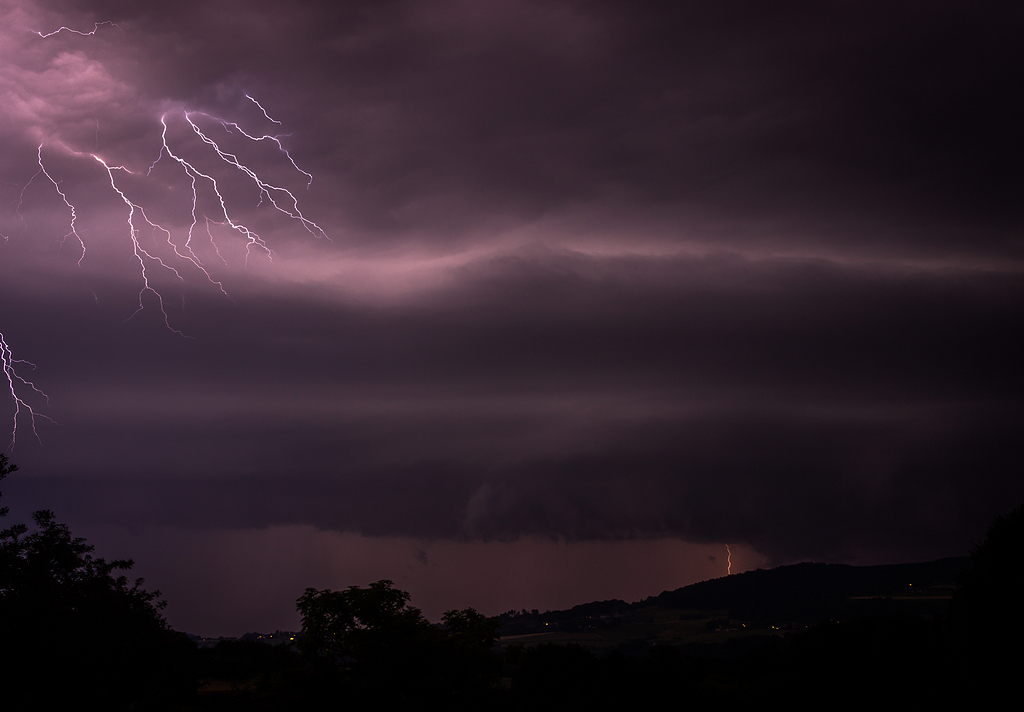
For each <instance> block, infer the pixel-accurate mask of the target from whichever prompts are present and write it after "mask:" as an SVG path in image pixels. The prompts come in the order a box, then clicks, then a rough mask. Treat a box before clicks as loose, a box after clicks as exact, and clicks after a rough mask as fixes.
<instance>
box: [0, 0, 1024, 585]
mask: <svg viewBox="0 0 1024 712" xmlns="http://www.w3.org/2000/svg"><path fill="white" fill-rule="evenodd" d="M704 5H705V4H701V3H655V2H649V3H643V2H641V3H631V4H629V5H628V6H624V5H622V4H621V3H601V2H589V3H588V2H556V3H550V2H546V3H534V2H512V1H509V2H498V1H495V2H436V3H419V2H386V3H381V2H372V3H356V2H354V3H343V4H337V3H322V4H321V3H312V2H310V3H291V4H289V5H288V7H287V8H285V7H283V6H281V5H280V3H258V2H257V3H252V2H246V3H240V2H218V3H199V2H193V3H181V2H177V3H174V4H173V6H172V5H171V4H169V3H168V4H160V3H148V4H145V5H136V4H131V3H121V2H90V3H71V4H69V3H36V4H29V3H11V2H8V3H4V4H3V5H0V7H3V12H4V20H3V27H4V28H5V29H3V30H2V31H0V32H2V37H3V40H4V45H5V48H4V49H3V50H0V52H2V54H0V61H2V62H3V65H4V66H3V79H2V80H0V81H2V84H0V94H2V95H3V108H0V114H2V115H3V128H2V129H0V142H2V145H3V151H2V152H0V175H2V180H3V184H2V186H0V191H2V193H0V198H2V200H3V205H4V206H5V207H4V208H3V210H2V214H0V232H2V233H3V234H4V235H5V236H6V237H7V239H6V240H5V241H0V330H2V333H3V334H4V336H5V338H6V340H7V342H8V343H9V344H10V345H11V348H12V349H13V350H14V353H15V355H16V356H17V357H19V358H24V359H28V360H30V361H32V362H33V363H35V364H36V365H37V366H38V368H37V369H36V370H35V371H33V372H32V378H33V380H34V382H35V383H36V384H37V385H39V386H40V388H42V389H43V390H45V391H46V392H47V393H48V394H49V396H50V404H49V407H44V406H43V405H42V404H41V403H39V407H40V411H41V412H43V413H45V414H46V415H48V416H50V417H52V418H53V420H54V421H56V422H57V423H59V425H52V424H49V423H46V422H39V423H38V425H37V427H38V430H39V435H40V441H41V442H38V441H35V440H34V439H33V438H32V437H31V434H30V431H29V430H28V429H27V423H26V421H25V418H24V414H22V418H21V419H20V420H19V431H18V440H17V444H16V448H15V450H14V453H13V459H14V461H16V462H17V463H18V464H19V466H20V467H21V470H22V472H19V474H18V476H17V477H12V478H10V479H9V480H8V481H6V482H5V495H7V497H6V498H5V501H6V500H7V499H9V500H11V503H12V506H15V505H16V504H17V501H19V500H20V501H22V502H24V503H25V506H28V505H29V504H31V505H33V506H47V507H49V508H53V509H57V510H58V513H59V514H61V515H62V516H64V517H66V518H67V519H68V520H69V521H71V522H73V523H75V522H78V523H81V524H82V525H83V526H93V527H99V526H116V527H125V528H127V529H128V530H139V528H142V527H146V526H159V527H165V528H166V527H169V528H172V529H173V528H177V529H179V530H198V531H204V530H209V531H212V530H221V531H222V530H230V529H232V528H236V529H239V530H242V529H246V530H249V529H261V528H265V527H288V526H300V525H312V526H314V527H316V528H319V529H323V530H332V531H338V532H351V533H356V534H359V535H365V536H368V537H410V538H413V539H415V540H417V541H427V542H429V541H458V542H484V543H491V544H492V545H494V546H498V545H499V543H501V542H515V541H517V540H520V539H523V538H528V539H530V540H531V541H533V540H534V539H532V538H537V537H539V538H540V539H545V538H547V539H564V540H568V541H620V540H623V539H632V540H651V541H652V542H653V541H654V540H657V539H665V538H678V539H683V540H685V541H689V542H700V543H718V542H730V543H734V544H742V545H746V546H748V547H749V549H750V550H752V551H756V552H759V553H760V554H761V555H763V556H764V557H765V561H769V562H785V561H795V560H800V559H809V558H813V559H819V560H822V559H824V560H831V561H850V560H866V559H865V558H864V557H867V559H872V557H874V559H873V560H895V559H909V558H925V557H931V556H941V555H950V554H960V553H963V552H964V551H965V550H966V548H967V547H968V546H969V545H970V543H972V541H974V540H976V539H977V538H978V536H979V535H980V534H981V532H982V531H983V529H984V526H985V525H986V523H987V522H988V520H989V519H990V518H991V517H992V516H993V515H995V514H999V513H1001V512H1003V511H1004V510H1007V509H1009V508H1010V507H1011V506H1012V505H1014V504H1015V503H1018V502H1020V501H1021V499H1022V498H1024V478H1022V477H1021V462H1022V456H1024V437H1022V432H1024V428H1022V426H1024V379H1022V376H1021V369H1020V363H1021V358H1022V356H1024V349H1022V343H1021V333H1020V324H1022V323H1024V250H1022V248H1024V241H1022V238H1021V235H1022V232H1021V228H1022V226H1024V219H1022V218H1024V201H1021V200H1020V196H1021V195H1022V194H1024V192H1022V189H1024V185H1022V173H1021V171H1020V166H1021V165H1022V159H1024V150H1022V149H1024V146H1022V142H1024V138H1022V135H1021V132H1020V126H1021V120H1022V115H1024V111H1022V109H1024V107H1022V101H1024V100H1022V98H1021V97H1024V92H1022V90H1024V81H1022V79H1024V57H1022V54H1024V49H1022V46H1021V43H1020V41H1019V38H1020V36H1021V31H1022V29H1024V27H1022V24H1024V22H1022V21H1024V11H1022V10H1021V8H1020V6H1019V4H1016V3H1009V2H1006V3H997V2H993V3H982V4H978V3H971V4H967V3H962V4H961V3H946V4H941V5H936V4H935V3H907V4H901V5H899V6H896V7H894V6H892V5H891V4H889V3H858V4H855V5H851V4H845V3H818V2H814V3H810V2H808V3H789V4H787V5H786V7H784V8H779V7H769V6H766V5H764V4H763V3H743V2H727V3H716V4H715V5H714V7H705V6H704ZM102 21H110V22H112V23H116V24H114V25H99V26H96V33H95V34H92V35H88V36H83V35H79V34H75V33H71V32H67V31H64V32H61V33H58V34H55V35H51V36H49V37H45V38H44V37H40V36H39V35H38V34H37V33H33V32H30V31H28V30H40V31H44V34H45V33H46V32H52V31H53V30H56V29H57V28H59V27H61V26H67V27H70V28H76V29H79V30H84V31H90V30H92V29H93V27H94V23H97V22H102ZM247 96H251V97H254V98H256V99H258V101H259V102H260V105H261V106H262V107H264V108H265V109H266V111H267V114H266V115H264V114H262V113H261V109H260V108H259V107H258V106H257V105H256V104H255V102H254V101H252V100H251V99H249V98H247ZM184 111H191V112H205V114H206V115H207V116H203V115H202V113H196V114H194V116H195V117H196V119H195V120H196V121H198V122H205V123H202V126H203V127H204V130H208V131H210V132H211V135H214V134H213V132H214V131H217V132H218V133H216V136H217V140H220V141H223V142H224V143H225V145H227V146H230V147H231V148H230V150H232V151H236V152H237V153H238V155H239V156H242V157H243V160H244V161H246V162H248V164H251V165H253V166H258V167H259V170H260V171H261V175H264V176H267V177H268V178H267V179H268V180H273V181H274V182H276V183H278V184H280V185H284V186H286V187H287V188H288V189H289V190H291V191H293V192H294V193H295V195H296V196H297V198H298V200H299V204H300V205H301V209H302V211H303V214H304V215H306V216H307V217H308V218H309V219H311V220H313V221H315V222H316V223H317V224H318V225H320V226H322V227H323V228H324V231H325V232H326V233H327V235H328V236H329V237H330V240H329V241H328V240H325V239H322V238H318V237H317V235H315V234H311V232H310V231H307V230H303V229H302V225H301V224H300V223H298V222H297V221H295V220H290V219H288V218H287V217H285V216H282V215H281V214H276V215H275V214H273V212H272V211H270V210H268V209H267V207H266V205H262V206H259V207H257V202H258V200H259V198H260V196H259V190H258V189H255V188H254V187H253V185H252V183H251V181H250V182H247V179H246V178H245V176H244V175H241V174H240V172H239V171H237V170H235V169H234V168H232V167H230V166H224V165H223V164H221V165H220V166H217V165H216V161H215V160H212V159H211V158H210V156H209V155H208V152H207V154H204V153H203V151H204V150H205V147H204V146H203V144H202V143H201V142H199V141H198V140H197V139H196V137H195V135H194V134H193V133H191V132H190V130H189V127H188V125H187V123H185V122H184V119H183V118H181V117H182V116H183V115H184V114H183V112H184ZM161 115H164V116H166V117H167V119H166V121H167V124H168V135H169V137H170V140H171V141H173V142H176V143H175V144H174V145H176V146H180V147H181V148H180V150H181V151H182V153H183V154H184V155H187V156H188V157H189V160H194V161H196V162H197V165H203V166H208V167H209V168H208V170H210V171H211V172H213V171H220V172H216V173H212V174H213V175H216V176H218V180H219V181H220V184H221V185H223V186H225V188H224V190H225V195H226V197H227V199H228V200H229V201H230V202H231V205H232V206H238V207H237V208H235V207H233V208H232V209H235V210H237V213H236V214H237V215H240V216H242V218H241V219H245V220H247V221H251V222H252V224H254V225H258V226H259V229H260V231H261V233H260V234H261V235H263V237H264V238H265V240H266V244H267V245H268V246H269V248H270V249H271V250H273V253H274V254H273V259H270V258H269V256H268V254H266V253H265V252H262V251H260V250H255V251H251V254H249V256H248V258H246V254H245V253H246V249H245V243H244V241H243V240H240V239H238V238H237V236H236V237H232V236H231V235H230V234H229V232H230V231H228V230H225V229H224V228H223V226H217V225H216V224H214V225H213V227H210V228H209V229H210V230H211V232H209V233H206V232H203V233H202V234H203V236H204V237H203V239H202V240H199V239H196V241H195V245H196V247H195V250H196V254H197V255H198V256H199V258H201V261H202V264H203V265H204V266H206V268H207V269H208V271H209V274H210V277H209V278H207V277H206V276H205V275H204V274H203V273H201V272H200V271H199V270H198V268H197V267H196V266H195V265H194V264H192V263H189V262H187V261H182V260H180V259H178V258H176V257H175V255H174V253H173V250H171V248H170V247H169V246H168V243H167V242H166V241H164V242H160V240H161V239H163V238H162V236H161V235H159V234H156V233H155V232H154V231H152V230H143V231H142V232H141V233H140V240H142V241H143V245H144V246H145V247H146V248H147V249H150V250H152V251H153V254H154V255H156V254H159V255H161V256H162V258H163V259H165V261H167V262H168V263H169V264H173V265H174V266H175V267H176V269H177V270H178V271H179V273H180V276H181V279H178V278H177V277H175V276H174V275H173V274H171V273H170V272H169V271H168V270H165V269H161V268H159V267H158V266H156V265H155V263H151V264H149V270H150V275H151V279H152V280H153V285H154V286H155V287H156V288H157V289H158V290H159V291H160V294H161V295H163V298H164V311H165V313H166V316H167V324H170V326H171V327H172V329H175V330H179V331H181V332H183V333H184V334H185V336H181V335H178V334H176V333H174V331H173V330H171V329H168V327H167V324H165V320H164V314H163V313H161V311H160V308H159V306H160V305H159V304H158V303H157V301H156V296H155V294H154V293H151V292H145V291H144V292H143V293H142V296H141V300H142V303H143V305H144V307H145V308H144V309H143V310H142V311H141V312H139V313H135V311H136V308H137V306H138V302H139V300H140V296H139V292H140V288H141V284H140V280H141V273H140V270H139V268H138V266H137V265H136V264H135V262H133V260H132V258H131V250H130V240H129V239H128V226H127V223H126V217H125V213H126V205H125V203H124V202H123V201H121V200H119V199H118V197H117V195H116V194H114V193H113V192H112V190H111V187H110V182H109V179H108V176H107V174H106V172H105V171H104V170H103V169H102V166H100V165H99V164H98V163H97V162H96V161H94V160H92V159H91V158H90V157H89V154H93V153H95V154H96V155H98V156H101V157H103V158H104V160H106V161H108V162H109V163H110V164H111V165H114V164H117V165H124V166H125V167H126V168H128V169H130V170H132V171H133V172H134V173H133V174H132V175H131V176H129V175H128V174H125V175H124V176H123V181H124V182H123V183H122V184H121V185H123V186H124V189H125V190H126V191H128V192H130V194H131V200H133V201H136V202H138V203H139V204H140V205H144V206H145V207H146V210H147V214H151V216H152V218H153V219H154V220H155V221H159V222H160V224H161V225H164V226H166V227H168V229H169V230H170V231H171V239H172V241H173V242H174V244H175V245H178V246H180V245H182V244H184V240H185V238H186V236H187V232H188V228H189V222H190V220H191V212H190V210H191V200H192V198H191V192H190V189H189V179H188V178H187V176H186V174H185V173H184V172H183V171H181V170H180V169H179V168H178V167H177V166H176V164H173V163H172V162H171V161H169V160H168V159H167V157H166V155H165V156H164V158H162V159H161V161H162V162H161V163H158V164H157V166H156V167H155V168H154V169H153V170H152V172H151V173H150V174H149V175H146V171H147V168H148V167H149V166H151V164H152V163H153V161H154V160H156V159H157V158H158V157H159V156H160V155H161V153H160V146H161V138H160V135H161V125H160V117H161ZM211 116H216V117H222V118H224V119H225V120H227V121H235V122H238V123H239V125H240V126H242V127H245V128H246V130H249V131H253V132H258V134H262V133H264V132H267V133H274V134H275V135H278V134H279V135H280V140H281V141H282V142H283V145H284V146H285V147H286V148H287V149H288V150H289V151H290V152H291V156H292V157H293V158H294V160H295V163H296V164H297V165H298V166H299V167H301V168H302V170H304V171H308V172H309V173H310V174H312V175H313V176H314V179H313V181H312V183H311V184H310V185H309V187H308V189H307V187H306V182H307V181H306V179H305V177H304V176H303V175H302V174H300V173H298V172H296V171H295V170H294V169H293V168H292V166H291V165H290V164H289V163H288V162H287V161H286V160H285V159H284V158H283V156H282V155H281V154H279V153H278V152H277V151H276V150H275V149H274V148H273V147H272V146H266V145H262V144H259V145H257V144H253V143H251V142H246V141H245V140H244V139H242V138H241V137H240V135H239V133H238V132H237V131H232V130H231V129H230V128H229V127H225V126H223V125H218V124H217V123H216V121H215V120H213V119H211V118H209V117H211ZM270 117H273V120H277V121H280V122H281V126H278V125H277V124H273V123H271V119H270ZM40 144H42V148H41V149H40V148H39V146H40ZM37 151H38V152H39V153H38V155H41V156H43V160H44V162H45V165H46V168H47V171H48V172H49V173H50V174H51V175H52V176H53V178H54V180H55V181H56V182H57V184H58V185H59V187H60V189H61V190H62V191H63V192H64V193H65V195H66V196H67V199H68V201H69V202H71V203H72V204H74V205H75V208H76V211H77V212H76V214H77V223H76V225H77V227H78V231H79V233H80V235H81V239H82V244H83V245H85V248H86V249H85V252H84V255H83V254H82V249H80V248H79V247H77V246H76V243H75V241H74V240H73V239H68V237H67V234H68V232H69V220H70V211H69V208H68V207H67V206H66V205H65V204H64V203H63V202H62V199H61V197H60V195H59V194H58V192H57V191H56V190H55V186H54V184H53V183H51V182H50V181H47V180H46V179H45V177H44V176H41V175H37V176H36V178H34V179H33V180H32V182H31V184H28V182H29V179H30V178H32V176H33V174H35V173H36V171H37V168H38V165H37ZM200 162H202V163H200ZM26 184H28V188H25V186H26ZM197 205H198V208H197V209H198V210H199V211H200V212H201V213H203V214H205V215H210V216H212V217H211V219H212V220H217V219H218V218H217V217H216V214H215V213H216V208H217V206H216V204H215V203H214V201H213V200H212V198H210V197H209V196H208V195H207V196H206V197H200V198H199V199H198V201H197ZM208 226H209V223H207V224H206V225H202V224H201V227H202V228H203V230H206V229H207V227H208ZM62 238H63V239H62ZM215 248H216V249H217V250H219V253H220V254H219V256H220V257H221V258H223V259H222V260H220V259H218V255H217V254H215ZM158 250H162V252H159V253H158V252H157V251H158ZM215 282H217V283H220V284H222V285H223V288H224V291H226V292H227V294H228V295H229V296H225V295H224V294H223V293H222V292H221V291H220V288H219V286H218V284H217V283H215ZM133 314H134V315H133ZM34 402H35V401H34ZM4 408H5V409H6V410H5V411H4V412H5V413H7V414H6V415H3V417H4V418H5V419H6V418H9V417H12V416H13V407H11V406H8V405H6V404H5V405H4ZM8 411H9V412H8ZM502 545H504V544H502ZM653 545H654V544H653V543H652V546H653ZM416 551H417V552H418V553H417V554H416V557H417V560H419V559H418V557H419V555H420V554H422V556H423V560H424V562H425V561H426V560H427V553H426V552H425V550H423V549H416ZM858 557H860V558H858ZM430 560H431V561H433V558H431V559H430ZM423 565H424V566H426V564H425V563H424V564H423ZM354 583H361V582H354ZM651 593H656V591H652V592H651Z"/></svg>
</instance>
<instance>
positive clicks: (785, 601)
mask: <svg viewBox="0 0 1024 712" xmlns="http://www.w3.org/2000/svg"><path fill="white" fill-rule="evenodd" d="M13 471H14V468H13V466H10V465H9V464H8V462H7V459H6V458H5V457H4V456H3V455H0V479H3V477H5V476H6V475H7V474H9V473H10V472H13ZM3 514H6V511H0V516H2V515H3ZM131 565H132V564H131V562H130V561H111V562H108V561H105V560H104V559H100V558H95V557H93V555H92V547H91V546H90V545H88V544H87V543H86V542H85V541H84V540H82V539H80V538H75V537H73V536H72V535H71V533H70V531H69V530H68V528H67V527H66V526H64V525H62V524H59V523H57V522H56V521H55V518H54V516H53V514H52V513H50V512H46V511H43V512H37V513H36V514H35V516H34V526H32V527H29V526H27V525H14V526H11V527H8V528H7V529H4V530H3V531H2V532H0V640H2V642H3V645H2V647H0V650H2V653H0V656H2V657H0V704H2V706H3V709H12V710H13V709H40V710H48V709H78V708H87V709H88V708H90V707H94V708H97V709H104V710H181V711H185V710H210V711H213V710H254V711H256V712H259V711H260V710H268V711H269V710H294V709H296V708H302V707H305V706H315V708H317V709H337V708H341V707H345V708H355V709H359V708H364V707H373V708H377V709H417V710H419V709H424V708H427V709H429V708H431V706H434V707H440V708H444V709H448V710H462V709H474V710H476V709H488V710H544V709H559V710H564V709H597V710H604V709H609V710H610V709H616V710H618V709H624V708H634V707H638V706H653V705H659V706H662V705H664V704H666V702H671V703H672V704H673V705H680V706H681V705H687V704H707V705H722V704H726V705H733V704H747V705H752V704H763V703H764V702H765V701H766V700H769V699H774V700H780V701H782V702H784V703H785V704H788V705H792V704H796V705H799V706H811V705H814V706H825V705H827V706H835V705H838V706H842V707H849V706H853V705H865V706H866V705H871V706H877V704H878V702H879V701H880V700H885V701H887V702H888V703H889V704H902V705H905V706H914V707H915V708H916V707H921V706H925V705H929V706H936V707H942V708H945V707H948V706H950V705H951V704H952V703H957V702H961V703H963V704H971V705H972V706H979V705H980V706H983V707H984V706H987V704H989V703H995V702H998V701H1000V699H1001V698H1000V695H1003V694H1005V693H1006V692H1007V691H1012V687H1013V685H1015V684H1016V680H1017V677H1018V676H1019V670H1020V667H1021V663H1022V654H1021V648H1020V643H1021V639H1022V638H1021V634H1022V633H1024V625H1022V623H1021V621H1020V619H1019V617H1018V613H1019V611H1018V605H1017V604H1018V602H1019V600H1020V593H1021V591H1022V590H1024V589H1022V585H1024V580H1022V577H1024V507H1020V508H1018V509H1016V510H1014V511H1013V512H1012V513H1011V514H1010V515H1008V516H1006V517H1000V518H998V519H997V520H996V521H995V522H994V523H993V525H992V527H991V528H990V530H989V531H988V534H987V536H986V538H985V540H984V541H983V542H981V543H980V544H979V545H978V546H976V547H975V548H974V549H973V550H972V552H971V558H970V559H969V560H967V559H946V560H941V561H937V562H931V563H929V564H920V565H903V566H888V567H844V566H826V565H820V564H807V565H797V566H792V567H780V568H778V569H773V570H771V571H755V572H749V573H747V574H741V575H737V576H732V577H728V578H724V579H717V580H715V581H708V582H704V583H701V584H696V585H695V586H689V587H686V588H684V589H680V590H678V591H673V592H665V593H663V594H661V595H660V596H656V597H651V598H648V599H646V600H645V601H641V602H639V603H635V604H627V603H625V602H624V601H619V600H613V601H601V602H594V603H589V604H584V605H581V606H576V607H574V608H572V609H570V610H568V611H554V612H552V611H547V612H544V613H541V612H539V611H536V610H534V611H525V610H522V611H519V612H516V611H510V612H508V613H506V614H503V615H502V616H500V617H499V618H488V617H486V616H483V615H481V614H479V613H477V612H476V611H474V610H473V609H465V610H461V611H455V610H453V611H448V612H447V613H446V614H445V616H444V618H443V622H442V624H440V625H432V624H430V623H429V622H428V621H427V620H426V619H425V618H424V617H423V615H422V614H421V613H420V611H419V610H418V609H416V608H414V607H412V606H410V605H409V594H408V593H406V592H404V591H400V590H397V589H395V588H394V586H393V584H392V583H391V582H390V581H378V582H377V583H374V584H371V585H370V586H368V587H366V588H361V587H357V586H352V587H349V588H348V589H346V590H344V591H331V590H322V591H320V590H316V589H307V590H306V591H305V593H303V594H302V596H300V597H299V599H298V600H297V608H298V610H299V612H300V613H301V615H302V631H301V632H300V633H299V634H298V635H297V636H296V637H295V640H294V641H290V642H289V643H284V644H280V645H277V646H270V645H267V644H266V643H263V642H256V641H255V640H241V641H221V642H220V643H218V644H217V645H216V646H215V647H213V648H208V649H201V650H200V649H198V648H197V647H196V645H195V643H194V642H193V641H192V640H190V639H189V638H188V637H187V636H185V635H183V634H180V633H176V632H174V631H172V630H171V629H170V628H169V627H168V626H167V624H166V622H165V621H164V619H163V617H162V616H161V614H160V608H161V605H162V604H161V603H160V602H159V594H158V593H157V592H151V591H147V590H146V589H145V588H143V587H142V581H141V580H136V581H130V580H129V579H128V578H127V577H126V575H124V573H123V572H125V571H127V570H128V569H130V567H131ZM954 579H956V580H958V581H959V584H960V587H959V589H958V590H957V591H956V595H955V597H954V598H953V600H952V604H951V606H950V607H949V610H948V615H947V611H946V610H945V609H943V608H935V607H934V606H937V605H946V604H948V603H949V601H948V596H946V597H945V598H943V597H942V596H936V595H929V594H936V593H941V592H947V593H948V592H949V591H951V590H952V589H951V588H949V587H948V586H949V584H950V582H951V581H953V580H954ZM944 586H945V588H943V587H944ZM920 590H924V591H925V593H924V594H923V595H922V594H917V593H915V591H920ZM855 597H862V598H860V599H857V598H855ZM823 613H827V614H828V616H826V617H824V618H823V617H820V616H822V614H823ZM836 613H838V614H839V615H838V616H837V615H835V614H836ZM657 615H660V616H661V618H660V619H659V618H657ZM779 616H785V617H789V619H790V620H791V621H795V623H794V624H793V625H790V626H788V627H787V626H780V625H769V624H768V622H769V621H777V620H779V618H778V617H779ZM815 616H819V618H817V619H816V620H815V621H814V623H813V624H812V625H809V626H806V627H805V626H804V625H803V624H802V623H800V621H808V620H812V619H813V618H814V617H815ZM673 625H679V626H690V627H691V628H690V629H691V630H693V631H695V634H694V637H693V638H690V639H688V640H691V641H692V642H685V643H680V642H676V643H675V644H667V643H666V642H665V640H666V639H667V638H665V637H664V636H663V635H662V634H663V633H664V632H665V631H666V630H667V629H669V628H671V627H672V626H673ZM659 626H661V627H659ZM499 628H500V629H501V631H502V633H503V634H504V635H506V636H509V635H512V634H513V633H516V634H524V636H525V637H523V638H520V639H513V640H510V639H509V638H507V637H506V639H505V640H503V641H501V642H500V643H499V642H498V634H499ZM551 630H557V631H558V633H557V634H558V635H562V636H566V635H569V636H571V635H577V636H578V639H579V640H590V641H591V642H593V641H596V640H601V641H604V643H605V645H604V647H603V648H600V649H598V648H596V647H595V648H593V649H586V648H584V647H581V646H580V645H578V644H571V643H570V644H554V643H552V642H537V641H539V640H542V639H543V636H540V637H538V636H537V635H535V634H536V633H544V632H548V631H551ZM531 634H534V635H531ZM588 636H589V637H588ZM249 637H258V636H249ZM611 641H618V642H611Z"/></svg>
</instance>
